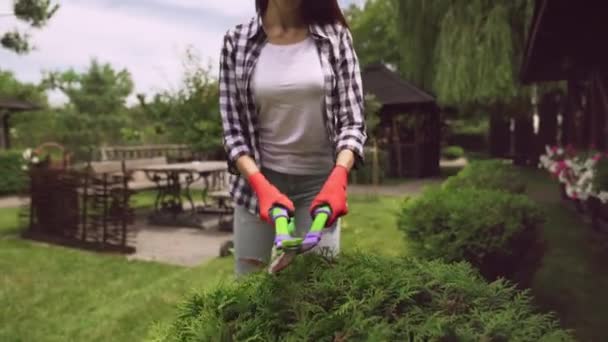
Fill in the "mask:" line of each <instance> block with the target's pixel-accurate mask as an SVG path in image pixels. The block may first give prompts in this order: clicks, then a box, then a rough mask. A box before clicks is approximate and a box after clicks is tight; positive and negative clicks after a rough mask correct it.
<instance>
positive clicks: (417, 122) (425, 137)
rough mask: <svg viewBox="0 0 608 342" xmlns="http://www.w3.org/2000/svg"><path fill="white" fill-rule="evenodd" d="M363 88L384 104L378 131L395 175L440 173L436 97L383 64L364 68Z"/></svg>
mask: <svg viewBox="0 0 608 342" xmlns="http://www.w3.org/2000/svg"><path fill="white" fill-rule="evenodd" d="M361 77H362V81H363V89H364V91H365V93H369V94H373V95H375V96H376V99H377V100H378V101H379V102H380V104H381V105H382V107H381V109H380V118H381V120H380V125H379V126H380V127H379V132H374V133H376V134H378V137H379V138H380V139H379V140H380V141H381V145H380V146H381V147H382V148H384V149H387V150H388V154H389V159H390V165H391V168H390V170H389V174H390V176H392V177H407V176H409V177H432V176H436V175H438V174H439V171H440V169H439V158H440V153H441V142H440V138H441V135H440V131H441V123H440V110H439V107H438V106H437V103H436V101H435V98H434V97H433V96H432V95H430V94H428V93H427V92H425V91H423V90H421V89H419V88H417V87H416V86H414V85H413V84H411V83H409V82H407V81H405V80H404V79H402V78H401V77H400V76H399V75H398V74H397V73H396V72H394V71H392V70H390V69H389V68H388V67H386V66H385V65H384V64H373V65H369V66H367V67H365V68H364V69H363V71H362V76H361Z"/></svg>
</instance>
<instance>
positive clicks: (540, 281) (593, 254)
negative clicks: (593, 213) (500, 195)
mask: <svg viewBox="0 0 608 342" xmlns="http://www.w3.org/2000/svg"><path fill="white" fill-rule="evenodd" d="M523 175H524V177H526V179H527V180H528V193H529V195H530V196H531V197H532V198H533V199H535V200H536V201H537V202H538V203H539V204H540V205H541V206H542V208H543V209H544V210H545V212H546V214H547V222H546V223H545V224H544V226H543V229H544V230H543V232H544V237H545V239H546V241H547V244H548V250H547V251H546V254H545V256H544V259H543V265H542V267H541V268H540V270H539V271H538V272H537V274H536V278H535V280H534V283H533V285H532V292H533V295H534V296H535V298H536V300H537V301H538V303H539V304H540V305H541V306H542V307H543V308H544V309H546V310H553V311H555V312H557V313H558V315H559V317H560V319H561V321H562V322H563V324H564V326H566V327H567V328H571V329H574V330H575V331H576V335H577V337H578V339H579V340H580V341H608V329H606V322H607V321H608V272H607V271H606V270H607V268H606V261H607V260H608V235H606V234H601V233H596V232H594V231H593V230H592V229H591V227H590V226H589V225H588V224H586V223H584V222H582V221H581V220H580V218H579V216H578V214H576V213H575V212H574V211H573V210H569V209H567V206H565V205H564V203H562V202H561V200H560V196H559V193H558V185H557V183H556V181H555V180H551V179H550V177H549V175H548V174H547V173H544V172H539V171H531V170H526V171H523Z"/></svg>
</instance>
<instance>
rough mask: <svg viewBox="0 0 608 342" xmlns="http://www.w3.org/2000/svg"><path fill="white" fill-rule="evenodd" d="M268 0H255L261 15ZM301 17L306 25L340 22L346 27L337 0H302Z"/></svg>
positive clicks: (256, 7) (266, 6) (264, 11)
mask: <svg viewBox="0 0 608 342" xmlns="http://www.w3.org/2000/svg"><path fill="white" fill-rule="evenodd" d="M268 1H270V0H255V9H256V11H257V12H258V14H259V15H261V16H263V15H264V13H266V9H267V8H268ZM301 6H302V19H304V22H305V23H306V24H308V25H310V24H318V25H326V24H335V23H340V24H342V25H344V26H345V27H348V24H347V23H346V19H345V18H344V14H343V13H342V10H341V9H340V5H339V4H338V0H302V5H301Z"/></svg>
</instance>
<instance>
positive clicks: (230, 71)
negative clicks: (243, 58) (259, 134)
mask: <svg viewBox="0 0 608 342" xmlns="http://www.w3.org/2000/svg"><path fill="white" fill-rule="evenodd" d="M219 92H220V98H219V100H220V113H221V117H222V128H223V140H224V149H225V150H226V153H227V155H228V171H229V172H230V173H232V174H237V173H238V172H240V173H241V174H244V175H245V176H248V175H249V174H251V173H253V172H254V171H256V170H255V169H254V168H253V167H255V162H254V161H253V158H251V151H250V149H249V147H248V146H247V144H246V142H245V137H244V135H243V128H242V126H241V113H240V111H241V110H242V105H240V104H239V90H238V88H237V86H236V72H235V58H234V43H233V40H232V35H231V34H230V31H228V32H227V33H226V34H225V35H224V45H223V47H222V52H221V55H220V72H219ZM252 164H253V166H252ZM255 168H256V169H257V167H255Z"/></svg>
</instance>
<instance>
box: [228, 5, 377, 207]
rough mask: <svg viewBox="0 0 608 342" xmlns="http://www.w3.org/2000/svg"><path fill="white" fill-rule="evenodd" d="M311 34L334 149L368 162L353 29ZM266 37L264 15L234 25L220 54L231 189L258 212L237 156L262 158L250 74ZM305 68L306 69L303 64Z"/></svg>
mask: <svg viewBox="0 0 608 342" xmlns="http://www.w3.org/2000/svg"><path fill="white" fill-rule="evenodd" d="M310 32H311V37H312V38H313V39H314V41H315V44H316V46H317V49H318V51H319V56H320V61H321V66H322V69H323V74H324V75H325V115H324V121H325V127H326V129H327V134H328V136H329V137H330V140H331V142H332V147H333V151H334V155H335V156H336V157H337V154H338V153H339V152H340V151H341V150H343V149H350V150H352V151H353V152H354V154H355V164H354V166H353V168H354V169H357V168H359V167H360V166H361V165H362V164H363V162H364V157H363V145H364V144H365V142H366V140H367V134H366V125H365V120H364V116H363V90H362V84H361V73H360V69H359V61H358V58H357V55H356V53H355V50H354V48H353V42H352V36H351V33H350V31H349V30H348V29H347V28H346V27H344V26H342V25H340V24H334V25H327V26H319V25H311V27H310ZM265 42H266V34H265V32H264V30H263V28H262V22H261V18H260V17H259V16H256V17H254V18H252V19H251V21H249V22H248V23H246V24H241V25H237V26H236V27H234V28H232V29H230V30H228V32H227V33H226V34H225V36H224V44H223V48H222V52H221V56H220V77H219V88H220V99H219V101H220V112H221V117H222V126H223V133H224V134H223V141H224V148H225V150H226V154H227V158H228V161H227V162H228V171H229V172H230V173H231V174H233V175H236V176H235V177H233V179H232V182H231V186H230V194H231V196H232V198H233V200H234V202H235V203H236V204H238V205H242V206H245V207H246V208H247V209H248V210H249V211H250V212H251V213H252V214H254V215H257V214H258V210H259V209H258V203H257V197H256V196H255V194H254V193H253V191H252V189H251V188H250V186H249V184H248V182H247V180H246V179H245V178H244V177H242V176H241V175H240V174H239V171H238V170H237V168H236V163H235V162H236V160H237V158H239V157H240V156H242V155H249V156H251V157H252V158H253V160H254V161H255V162H256V164H257V165H258V167H259V166H261V163H260V152H259V151H260V146H259V143H260V139H259V130H258V129H257V127H258V108H257V106H256V102H255V100H254V97H253V94H252V91H251V88H250V79H251V75H252V73H253V70H254V67H255V65H256V62H257V59H258V57H259V56H260V52H261V50H262V48H263V47H264V44H265ZM303 71H304V70H303Z"/></svg>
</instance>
